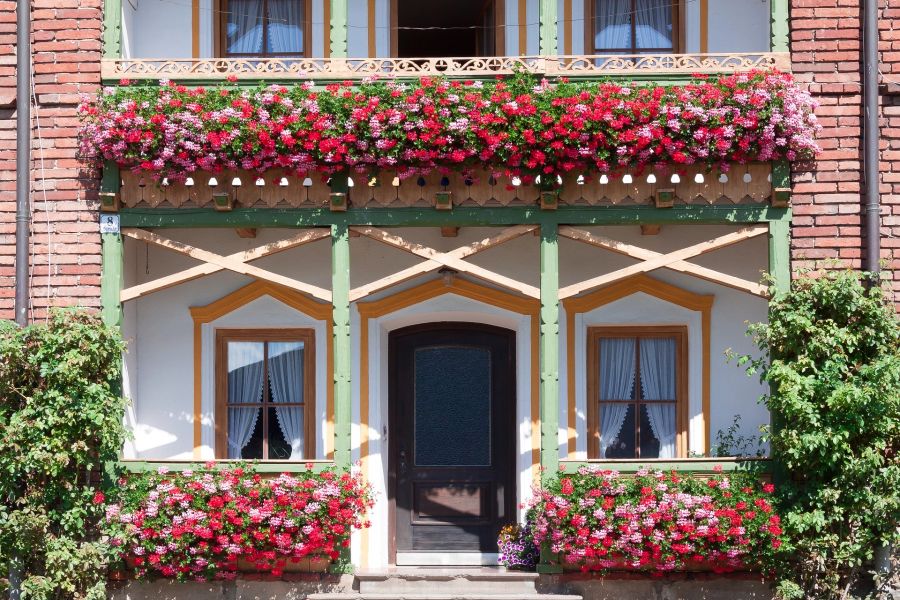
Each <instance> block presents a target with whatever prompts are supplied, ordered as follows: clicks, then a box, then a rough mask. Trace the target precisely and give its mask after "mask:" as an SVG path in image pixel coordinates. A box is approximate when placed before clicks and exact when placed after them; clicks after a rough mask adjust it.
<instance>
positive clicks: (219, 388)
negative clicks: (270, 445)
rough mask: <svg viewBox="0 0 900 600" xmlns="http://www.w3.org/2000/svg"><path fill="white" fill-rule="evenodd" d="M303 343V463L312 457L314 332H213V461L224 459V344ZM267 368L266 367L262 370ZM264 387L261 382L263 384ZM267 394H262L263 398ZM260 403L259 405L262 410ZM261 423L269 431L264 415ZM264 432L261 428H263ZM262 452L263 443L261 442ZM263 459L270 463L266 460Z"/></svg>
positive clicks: (293, 330)
mask: <svg viewBox="0 0 900 600" xmlns="http://www.w3.org/2000/svg"><path fill="white" fill-rule="evenodd" d="M232 341H253V342H261V343H263V342H283V341H291V342H294V341H302V342H303V402H302V404H303V430H304V431H303V436H304V440H303V461H306V460H307V458H314V457H315V455H316V332H315V331H314V330H313V329H308V328H304V329H247V328H243V329H217V330H216V339H215V348H216V351H215V358H214V360H215V375H214V377H215V410H214V413H213V414H214V417H213V423H214V424H215V440H216V445H215V448H214V451H215V454H216V459H218V460H222V459H227V458H228V452H227V450H228V395H227V388H228V383H227V372H228V363H227V359H228V342H232ZM265 368H266V369H268V365H266V367H265ZM263 385H264V387H265V382H264V383H263ZM267 393H268V392H264V394H263V396H264V397H265V396H266V395H267ZM263 406H264V404H260V407H263ZM263 420H264V421H263V422H264V423H265V424H266V425H268V428H269V430H271V427H273V426H275V424H269V423H266V422H267V421H268V415H266V414H265V413H264V414H263ZM264 430H265V426H264ZM263 452H264V453H265V452H266V441H265V439H264V440H263ZM264 460H272V459H270V458H266V459H264Z"/></svg>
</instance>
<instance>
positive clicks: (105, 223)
mask: <svg viewBox="0 0 900 600" xmlns="http://www.w3.org/2000/svg"><path fill="white" fill-rule="evenodd" d="M100 233H119V215H100Z"/></svg>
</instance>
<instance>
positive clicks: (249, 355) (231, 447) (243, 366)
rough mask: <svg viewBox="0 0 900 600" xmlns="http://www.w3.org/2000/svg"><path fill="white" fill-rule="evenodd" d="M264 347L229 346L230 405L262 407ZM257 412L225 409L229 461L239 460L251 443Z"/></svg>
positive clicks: (248, 408) (255, 344)
mask: <svg viewBox="0 0 900 600" xmlns="http://www.w3.org/2000/svg"><path fill="white" fill-rule="evenodd" d="M263 373H264V369H263V345H262V344H260V343H258V342H230V343H229V344H228V402H229V404H231V403H234V404H261V403H262V394H263ZM259 412H260V408H257V407H254V406H229V407H228V458H241V452H242V451H243V450H244V448H245V447H246V446H247V444H248V443H249V442H250V438H251V437H252V436H253V430H254V429H256V421H257V419H259Z"/></svg>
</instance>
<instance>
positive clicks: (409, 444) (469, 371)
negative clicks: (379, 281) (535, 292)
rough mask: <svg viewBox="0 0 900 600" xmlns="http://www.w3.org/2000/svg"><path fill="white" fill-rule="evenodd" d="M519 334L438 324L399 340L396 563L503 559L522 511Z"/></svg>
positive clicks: (393, 359) (394, 392)
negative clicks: (509, 531)
mask: <svg viewBox="0 0 900 600" xmlns="http://www.w3.org/2000/svg"><path fill="white" fill-rule="evenodd" d="M514 349H515V333H514V332H512V331H509V330H507V329H501V328H499V327H491V326H487V325H479V324H473V323H433V324H429V325H418V326H415V327H408V328H405V329H401V330H398V331H395V332H393V333H392V334H391V336H390V348H389V352H390V359H389V361H390V367H389V368H390V384H389V385H390V390H389V393H390V399H389V400H390V409H391V410H390V432H389V440H390V442H389V446H390V469H389V472H390V482H389V484H390V490H391V505H392V507H393V508H394V510H393V511H392V515H393V517H394V518H393V525H394V528H393V529H394V534H395V536H394V544H392V548H393V552H392V557H393V558H396V554H397V553H409V552H415V553H419V552H481V553H494V552H497V534H498V533H499V530H500V527H501V526H502V525H503V524H505V523H508V522H510V521H512V520H513V519H514V518H515V517H514V514H515V513H514V511H515V495H516V493H515V441H514V437H513V436H514V432H515V413H516V411H515V405H516V403H515V365H514V363H515V359H514V357H515V352H514Z"/></svg>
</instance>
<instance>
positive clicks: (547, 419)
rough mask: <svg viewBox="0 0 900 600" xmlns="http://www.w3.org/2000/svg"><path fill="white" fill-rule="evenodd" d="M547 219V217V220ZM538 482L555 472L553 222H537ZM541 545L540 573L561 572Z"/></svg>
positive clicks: (556, 374) (556, 242)
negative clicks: (539, 321) (539, 460)
mask: <svg viewBox="0 0 900 600" xmlns="http://www.w3.org/2000/svg"><path fill="white" fill-rule="evenodd" d="M548 220H549V219H548ZM540 352H541V356H540V368H541V409H540V412H541V481H542V482H543V481H546V480H547V479H548V478H550V477H552V476H554V475H555V474H556V473H557V471H559V234H558V231H557V225H556V222H551V223H548V222H544V223H542V224H541V337H540ZM555 558H556V557H555V556H554V555H553V554H552V553H551V552H550V549H549V548H548V547H547V546H546V545H545V546H544V547H542V548H541V563H540V564H539V565H538V572H540V573H559V572H562V569H561V568H560V566H559V564H558V562H556V561H554V559H555Z"/></svg>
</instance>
